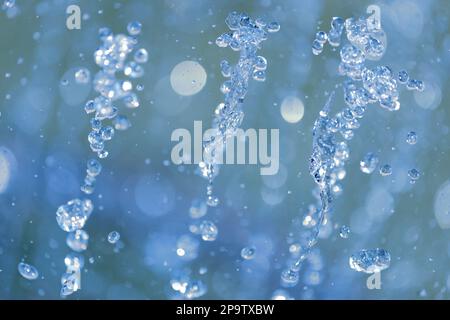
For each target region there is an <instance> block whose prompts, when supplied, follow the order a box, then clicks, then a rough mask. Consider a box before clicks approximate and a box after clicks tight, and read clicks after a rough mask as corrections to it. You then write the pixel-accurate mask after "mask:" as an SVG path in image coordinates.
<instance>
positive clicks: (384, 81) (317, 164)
mask: <svg viewBox="0 0 450 320" xmlns="http://www.w3.org/2000/svg"><path fill="white" fill-rule="evenodd" d="M344 30H345V34H346V37H347V40H348V43H346V44H344V45H343V46H342V48H341V50H340V57H341V63H340V65H339V73H340V75H342V76H345V77H346V78H347V79H346V80H345V81H344V83H343V91H344V101H345V104H346V106H345V107H344V108H343V109H342V110H341V111H340V112H338V113H337V114H336V115H335V116H331V115H330V109H331V103H332V101H333V99H334V92H332V93H331V94H330V95H329V97H328V100H327V102H326V104H325V106H324V107H323V108H322V110H321V111H320V113H319V118H318V119H317V120H316V121H315V123H314V127H313V147H312V155H311V160H310V167H309V171H310V174H311V176H312V177H313V179H314V181H315V183H316V185H317V186H316V188H315V190H314V192H313V194H314V195H315V197H316V199H317V203H316V204H312V205H310V206H309V209H308V212H307V213H306V215H305V217H304V219H303V226H304V227H305V230H304V232H302V233H301V237H300V241H299V244H298V250H295V251H294V252H292V251H291V258H290V260H289V263H288V267H287V268H286V269H285V270H284V271H283V272H282V275H281V283H282V285H284V286H286V287H290V286H295V285H296V284H297V283H298V282H299V277H298V273H299V271H300V268H301V266H302V265H303V262H304V261H305V260H306V258H307V257H308V255H309V254H310V253H311V250H312V248H313V247H314V245H315V244H316V243H317V241H318V237H319V232H320V230H321V228H322V227H323V226H325V225H326V224H327V222H328V220H329V217H330V216H331V214H332V209H333V208H332V204H333V202H334V200H335V199H336V197H337V196H339V195H340V194H341V193H342V187H341V185H340V181H341V180H343V179H344V178H345V175H346V171H345V163H346V162H347V160H348V158H349V156H350V153H349V152H350V151H349V147H348V142H347V141H348V140H351V139H352V138H353V136H354V130H356V129H358V128H359V126H360V119H361V118H362V117H363V116H364V113H365V110H366V107H367V106H368V105H370V104H374V103H377V104H378V105H379V106H380V107H382V108H383V109H386V110H389V111H396V110H399V108H400V102H399V101H398V97H399V93H398V88H397V80H396V77H395V76H394V73H393V72H392V70H391V68H390V67H387V66H383V65H377V66H374V67H369V66H366V62H368V61H376V60H379V59H381V57H382V56H383V55H384V53H385V51H386V35H385V33H384V31H383V30H382V29H381V25H380V24H379V23H373V21H372V19H371V18H370V17H369V18H364V17H362V18H349V19H346V20H345V21H344V20H343V19H342V18H339V17H334V18H333V19H332V22H331V30H330V32H329V33H328V34H327V36H325V35H324V33H323V32H318V33H317V34H316V39H315V40H314V42H313V45H312V50H313V53H314V54H316V55H318V54H320V53H321V52H322V51H323V50H324V45H325V44H326V42H327V41H328V42H329V43H330V45H331V46H333V47H338V46H340V45H341V42H342V39H341V36H342V33H343V31H344ZM400 79H401V80H400ZM399 82H400V83H402V84H406V86H407V89H409V90H417V91H422V90H423V89H424V84H423V82H422V81H420V80H412V79H410V78H409V75H408V74H407V73H406V71H405V72H401V74H399ZM361 163H362V165H361V169H362V170H363V172H366V173H371V172H373V171H374V170H375V168H376V166H377V165H378V158H376V156H374V155H373V154H370V155H369V156H366V157H365V159H363V161H362V162H361ZM384 169H388V168H384ZM388 172H389V170H386V174H385V175H388V174H389V173H388ZM382 175H384V171H383V173H382ZM414 176H416V175H414ZM410 177H411V175H410ZM411 181H413V179H412V178H411Z"/></svg>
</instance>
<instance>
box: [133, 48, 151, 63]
mask: <svg viewBox="0 0 450 320" xmlns="http://www.w3.org/2000/svg"><path fill="white" fill-rule="evenodd" d="M134 61H136V62H137V63H146V62H147V61H148V52H147V50H146V49H144V48H141V49H139V50H137V51H136V52H135V53H134Z"/></svg>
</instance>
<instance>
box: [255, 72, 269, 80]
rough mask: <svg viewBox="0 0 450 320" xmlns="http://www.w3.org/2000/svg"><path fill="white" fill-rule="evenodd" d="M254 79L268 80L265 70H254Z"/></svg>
mask: <svg viewBox="0 0 450 320" xmlns="http://www.w3.org/2000/svg"><path fill="white" fill-rule="evenodd" d="M253 80H256V81H266V72H265V71H264V70H255V71H254V72H253Z"/></svg>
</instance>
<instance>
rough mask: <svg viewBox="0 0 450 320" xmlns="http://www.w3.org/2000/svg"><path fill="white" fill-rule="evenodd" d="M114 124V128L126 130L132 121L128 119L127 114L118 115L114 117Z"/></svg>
mask: <svg viewBox="0 0 450 320" xmlns="http://www.w3.org/2000/svg"><path fill="white" fill-rule="evenodd" d="M113 125H114V129H116V130H119V131H124V130H127V129H129V128H130V127H131V122H130V120H128V118H127V116H124V115H118V116H117V117H115V118H114V119H113Z"/></svg>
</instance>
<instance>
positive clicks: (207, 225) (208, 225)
mask: <svg viewBox="0 0 450 320" xmlns="http://www.w3.org/2000/svg"><path fill="white" fill-rule="evenodd" d="M200 234H201V236H202V239H203V240H204V241H214V240H216V239H217V235H218V234H219V230H218V229H217V226H216V225H215V224H214V223H213V222H212V221H208V220H205V221H203V222H202V223H201V224H200Z"/></svg>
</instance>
